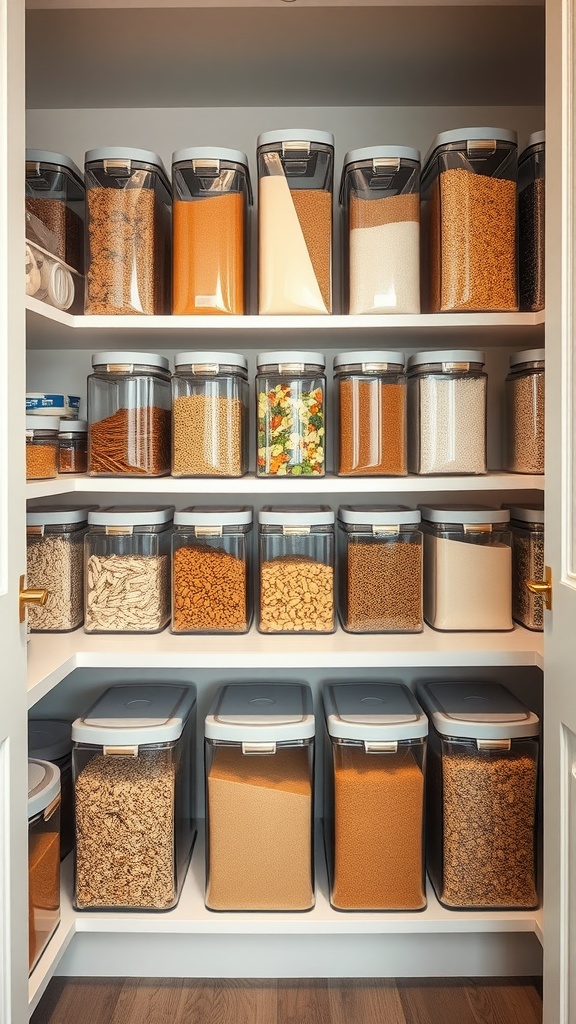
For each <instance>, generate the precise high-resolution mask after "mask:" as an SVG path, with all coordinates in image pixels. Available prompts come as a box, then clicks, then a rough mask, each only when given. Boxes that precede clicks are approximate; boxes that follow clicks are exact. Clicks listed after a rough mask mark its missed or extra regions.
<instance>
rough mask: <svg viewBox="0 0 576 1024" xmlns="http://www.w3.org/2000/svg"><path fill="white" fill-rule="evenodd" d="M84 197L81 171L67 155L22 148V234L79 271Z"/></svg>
mask: <svg viewBox="0 0 576 1024" xmlns="http://www.w3.org/2000/svg"><path fill="white" fill-rule="evenodd" d="M85 199H86V190H85V188H84V178H83V175H82V171H81V170H80V169H79V168H78V167H77V166H76V164H75V163H74V161H73V160H71V159H70V157H69V156H66V155H65V154H64V153H49V152H46V151H45V150H42V149H27V150H26V238H31V239H32V241H33V242H34V241H35V242H37V243H38V244H39V245H41V246H42V248H43V249H45V250H46V251H47V252H49V253H50V254H51V255H52V256H56V257H57V258H58V259H59V260H62V261H63V262H64V263H67V264H68V265H69V266H70V267H72V268H73V269H74V270H76V271H78V273H80V274H82V273H83V272H84V206H85ZM39 225H40V226H39Z"/></svg>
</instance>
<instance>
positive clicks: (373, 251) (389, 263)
mask: <svg viewBox="0 0 576 1024" xmlns="http://www.w3.org/2000/svg"><path fill="white" fill-rule="evenodd" d="M419 238H420V225H419V223H418V221H398V222H396V223H392V224H378V225H375V226H373V227H359V228H352V230H351V231H350V313H419V312H420V264H419V260H420V255H419Z"/></svg>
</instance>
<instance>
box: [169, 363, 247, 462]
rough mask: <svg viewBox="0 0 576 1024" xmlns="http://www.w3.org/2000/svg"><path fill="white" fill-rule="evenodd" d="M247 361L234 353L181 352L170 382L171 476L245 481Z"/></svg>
mask: <svg viewBox="0 0 576 1024" xmlns="http://www.w3.org/2000/svg"><path fill="white" fill-rule="evenodd" d="M247 469H248V361H247V359H246V356H243V355H239V354H238V353H237V352H179V353H178V355H176V356H175V357H174V375H173V377H172V475H173V476H206V477H208V476H229V477H237V476H244V473H246V471H247Z"/></svg>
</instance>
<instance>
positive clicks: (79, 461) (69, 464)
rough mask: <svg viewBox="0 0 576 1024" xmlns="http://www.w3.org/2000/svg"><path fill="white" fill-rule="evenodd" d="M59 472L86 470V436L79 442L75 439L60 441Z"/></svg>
mask: <svg viewBox="0 0 576 1024" xmlns="http://www.w3.org/2000/svg"><path fill="white" fill-rule="evenodd" d="M58 472H59V473H87V472H88V438H86V441H84V442H83V443H81V444H79V443H78V442H77V441H60V446H59V450H58Z"/></svg>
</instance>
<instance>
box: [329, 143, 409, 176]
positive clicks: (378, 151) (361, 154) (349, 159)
mask: <svg viewBox="0 0 576 1024" xmlns="http://www.w3.org/2000/svg"><path fill="white" fill-rule="evenodd" d="M395 157H398V158H399V159H400V160H415V161H416V162H417V163H420V150H419V149H411V148H410V147H409V146H363V147H362V149H351V150H349V152H348V153H346V156H345V157H344V161H343V164H342V169H343V171H345V170H346V168H347V166H348V164H355V163H356V162H357V161H359V160H382V159H383V160H386V159H392V160H393V159H394V158H395Z"/></svg>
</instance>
